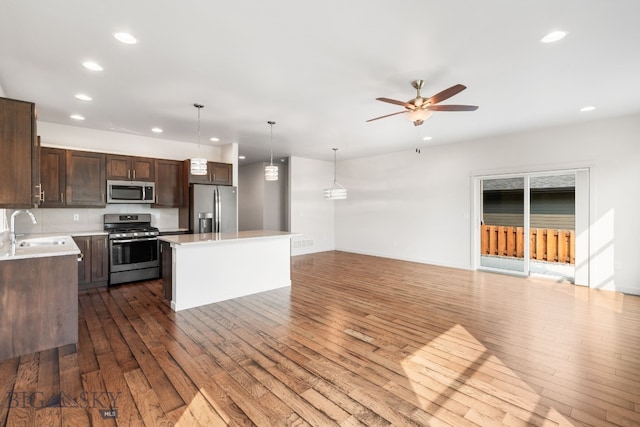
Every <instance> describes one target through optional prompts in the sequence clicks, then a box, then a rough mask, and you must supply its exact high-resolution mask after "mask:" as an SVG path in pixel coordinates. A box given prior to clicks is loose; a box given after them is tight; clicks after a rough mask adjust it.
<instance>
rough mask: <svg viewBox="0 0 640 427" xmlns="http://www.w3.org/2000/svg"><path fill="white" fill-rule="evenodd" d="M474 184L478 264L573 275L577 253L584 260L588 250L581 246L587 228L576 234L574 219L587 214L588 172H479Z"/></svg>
mask: <svg viewBox="0 0 640 427" xmlns="http://www.w3.org/2000/svg"><path fill="white" fill-rule="evenodd" d="M585 176H586V178H585ZM578 182H579V183H580V185H579V186H577V183H578ZM477 184H478V187H477V191H478V195H479V197H478V198H477V200H478V205H479V206H478V207H477V209H478V213H479V215H478V216H479V230H478V235H479V239H477V240H478V246H479V251H480V253H479V255H478V257H477V259H478V260H479V261H478V262H477V263H476V265H477V266H478V267H479V268H482V269H489V270H493V271H498V272H508V273H511V274H522V275H529V274H532V273H533V274H540V275H546V276H553V277H556V278H559V279H563V280H569V281H574V280H575V278H576V270H575V266H576V254H577V257H578V259H580V258H581V257H582V258H584V259H585V260H586V257H587V256H586V254H587V252H588V248H587V249H584V248H585V247H586V246H585V245H584V244H583V245H582V247H583V249H584V250H582V253H583V255H581V249H580V245H581V242H585V241H586V240H588V236H587V237H585V233H587V228H588V227H578V228H583V229H584V230H583V232H582V233H578V235H577V234H576V229H577V227H576V218H578V220H579V222H581V223H583V224H584V223H585V220H584V218H585V217H586V218H588V197H585V195H588V188H585V185H586V184H588V172H587V171H582V170H580V171H566V172H549V173H527V174H521V175H517V176H505V177H490V176H488V177H479V178H477ZM577 188H579V191H578V193H576V191H577V190H576V189H577ZM576 194H578V198H577V199H576ZM576 200H578V203H577V202H576ZM585 200H586V203H585ZM586 223H588V220H587V221H586ZM576 242H578V243H576ZM587 245H588V243H587ZM581 281H584V280H581ZM587 281H588V278H587Z"/></svg>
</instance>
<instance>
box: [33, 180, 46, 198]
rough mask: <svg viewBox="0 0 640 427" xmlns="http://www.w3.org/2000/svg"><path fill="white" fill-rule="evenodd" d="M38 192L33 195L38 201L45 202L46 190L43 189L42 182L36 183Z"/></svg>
mask: <svg viewBox="0 0 640 427" xmlns="http://www.w3.org/2000/svg"><path fill="white" fill-rule="evenodd" d="M34 188H35V189H36V190H37V192H36V194H34V195H33V197H34V198H35V199H36V200H37V201H38V202H44V200H43V197H44V191H42V183H40V184H38V185H36V186H35V187H34Z"/></svg>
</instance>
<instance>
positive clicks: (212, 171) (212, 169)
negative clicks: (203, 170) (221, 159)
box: [184, 160, 233, 185]
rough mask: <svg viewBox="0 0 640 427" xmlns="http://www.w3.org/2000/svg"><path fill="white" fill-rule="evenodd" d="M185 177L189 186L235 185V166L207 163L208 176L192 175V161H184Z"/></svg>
mask: <svg viewBox="0 0 640 427" xmlns="http://www.w3.org/2000/svg"><path fill="white" fill-rule="evenodd" d="M184 168H185V176H186V177H187V181H188V183H189V184H215V185H232V184H233V165H232V164H230V163H217V162H207V174H206V175H192V174H191V161H190V160H185V161H184Z"/></svg>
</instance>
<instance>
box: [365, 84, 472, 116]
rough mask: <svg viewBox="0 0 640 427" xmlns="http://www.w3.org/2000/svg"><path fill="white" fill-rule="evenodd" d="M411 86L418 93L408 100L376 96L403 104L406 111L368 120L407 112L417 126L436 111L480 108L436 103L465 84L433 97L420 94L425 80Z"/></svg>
mask: <svg viewBox="0 0 640 427" xmlns="http://www.w3.org/2000/svg"><path fill="white" fill-rule="evenodd" d="M411 86H413V87H414V88H415V89H416V91H417V95H416V97H415V98H413V99H411V100H409V101H407V102H404V101H398V100H395V99H390V98H376V99H377V100H378V101H382V102H388V103H389V104H395V105H401V106H403V107H404V108H405V110H404V111H398V112H397V113H391V114H387V115H386V116H381V117H376V118H375V119H370V120H367V122H372V121H374V120H379V119H384V118H385V117H391V116H395V115H398V114H405V113H406V114H407V119H409V120H411V121H412V122H413V124H414V125H415V126H420V125H421V124H422V123H424V121H425V120H426V119H428V118H429V117H431V115H432V114H433V112H434V111H475V110H477V109H478V107H477V106H476V105H436V104H438V103H440V102H442V101H444V100H445V99H449V98H451V97H452V96H453V95H456V94H458V93H460V92H462V91H463V90H465V89H466V88H467V87H466V86H465V85H461V84H457V85H454V86H451V87H450V88H448V89H445V90H443V91H442V92H439V93H437V94H435V95H433V96H432V97H431V98H423V97H422V95H420V89H422V87H423V86H424V80H415V81H413V82H411Z"/></svg>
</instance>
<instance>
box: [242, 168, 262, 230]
mask: <svg viewBox="0 0 640 427" xmlns="http://www.w3.org/2000/svg"><path fill="white" fill-rule="evenodd" d="M264 183H265V181H264V165H263V164H262V163H254V164H252V165H247V166H242V167H241V168H239V172H238V230H239V231H247V230H262V228H263V225H264V224H263V206H262V205H263V202H264Z"/></svg>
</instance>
